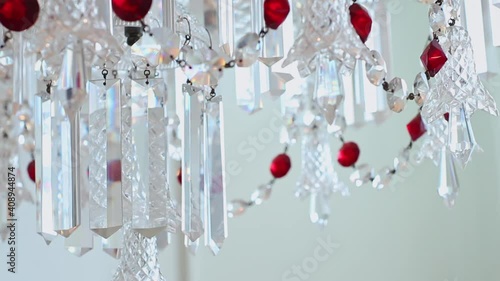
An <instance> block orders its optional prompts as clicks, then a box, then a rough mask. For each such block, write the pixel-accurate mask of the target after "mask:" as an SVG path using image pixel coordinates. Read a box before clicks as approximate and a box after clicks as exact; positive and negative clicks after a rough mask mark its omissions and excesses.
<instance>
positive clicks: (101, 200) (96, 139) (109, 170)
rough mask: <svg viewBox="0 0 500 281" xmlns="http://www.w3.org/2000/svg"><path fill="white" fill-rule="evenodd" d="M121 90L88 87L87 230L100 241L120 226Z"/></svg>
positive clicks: (112, 84)
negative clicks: (88, 212)
mask: <svg viewBox="0 0 500 281" xmlns="http://www.w3.org/2000/svg"><path fill="white" fill-rule="evenodd" d="M104 84H105V85H104ZM121 89H122V84H121V82H120V80H119V79H116V80H107V81H106V82H104V80H96V81H89V83H88V97H89V106H88V110H89V112H88V114H89V137H88V140H89V150H90V151H91V152H92V153H91V155H90V163H89V167H88V169H89V183H90V184H89V195H90V198H89V200H90V201H89V208H90V210H89V211H90V229H91V230H92V231H94V232H95V233H97V234H98V235H99V236H101V237H103V238H108V237H109V236H111V235H112V234H113V233H115V232H116V231H117V230H118V229H120V228H121V227H122V225H123V208H122V207H123V204H122V184H121V182H122V181H121V179H122V168H121V166H122V164H121V158H122V142H121V136H122V121H121V117H122V112H121V96H122V94H121Z"/></svg>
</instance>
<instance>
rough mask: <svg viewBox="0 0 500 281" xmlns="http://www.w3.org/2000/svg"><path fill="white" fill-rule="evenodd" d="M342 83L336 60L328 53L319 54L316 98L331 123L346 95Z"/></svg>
mask: <svg viewBox="0 0 500 281" xmlns="http://www.w3.org/2000/svg"><path fill="white" fill-rule="evenodd" d="M340 83H341V80H340V79H339V76H338V71H337V65H336V63H335V60H331V58H330V56H329V55H328V54H326V53H320V54H318V56H317V67H316V85H315V90H314V99H315V101H316V103H317V104H318V105H319V108H320V109H321V110H322V111H323V114H324V116H325V118H326V120H327V122H328V124H330V125H331V124H332V123H333V120H334V119H335V112H336V111H337V107H338V106H339V105H340V103H341V102H342V99H343V97H344V96H343V93H342V91H341V85H340Z"/></svg>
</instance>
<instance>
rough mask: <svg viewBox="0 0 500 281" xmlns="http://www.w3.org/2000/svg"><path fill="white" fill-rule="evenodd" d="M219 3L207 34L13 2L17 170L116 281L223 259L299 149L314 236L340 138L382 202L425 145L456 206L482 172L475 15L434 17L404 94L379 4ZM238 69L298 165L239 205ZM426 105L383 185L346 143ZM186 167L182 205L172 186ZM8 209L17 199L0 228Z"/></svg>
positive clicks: (173, 24) (155, 5)
mask: <svg viewBox="0 0 500 281" xmlns="http://www.w3.org/2000/svg"><path fill="white" fill-rule="evenodd" d="M213 2H214V3H211V4H210V5H209V4H207V3H203V4H202V5H203V9H205V10H209V9H214V10H215V13H205V15H204V24H201V23H200V22H199V21H198V20H197V19H196V18H195V17H193V16H191V15H190V14H189V13H188V12H186V11H185V9H184V6H183V5H181V4H180V3H177V2H176V1H173V0H147V1H135V0H112V1H111V0H108V1H98V0H85V1H64V0H46V1H43V3H41V2H40V3H41V4H42V5H40V4H39V3H38V2H37V1H36V0H6V1H3V2H2V3H0V23H1V24H2V25H3V26H4V27H5V28H6V29H7V30H6V31H4V33H3V35H4V36H3V42H2V44H1V48H0V81H1V83H0V85H1V86H2V93H3V94H2V95H0V102H2V105H3V106H2V107H1V108H2V109H1V110H0V117H1V118H2V120H5V122H3V123H4V124H2V126H0V129H1V133H2V142H1V145H0V157H2V159H4V160H5V161H3V162H4V163H9V165H14V166H18V167H20V168H19V169H17V170H18V171H19V172H17V173H19V176H20V178H21V179H22V180H21V181H19V186H18V187H17V192H18V198H21V199H22V200H25V201H29V200H30V199H31V193H29V192H26V190H27V189H26V186H25V185H28V184H29V183H30V181H29V179H31V180H32V181H34V182H35V186H36V189H35V191H36V192H35V193H34V197H35V202H36V212H37V225H36V226H37V227H36V229H37V232H38V233H39V234H40V235H41V236H42V237H43V239H44V240H45V241H46V242H47V243H50V242H51V241H52V240H53V239H56V238H57V237H59V236H62V237H64V239H65V247H66V248H67V249H68V251H70V252H71V253H74V254H75V255H78V256H81V255H83V254H85V253H87V252H88V251H90V250H92V248H93V244H94V240H95V239H97V240H99V241H100V242H101V244H102V248H103V250H104V251H105V252H106V253H108V254H110V255H112V256H114V257H116V258H120V263H119V267H118V269H117V271H116V273H115V275H114V277H113V280H117V281H118V280H165V279H166V278H165V277H163V275H162V273H161V271H160V269H159V265H158V244H168V239H169V238H168V237H170V234H171V233H174V232H177V231H179V230H180V232H182V235H183V237H184V242H185V246H186V247H187V248H188V250H189V251H190V252H192V253H195V252H196V251H197V249H198V248H199V245H200V244H202V241H203V242H204V244H205V246H207V247H208V248H209V249H210V251H211V252H212V253H213V254H218V253H219V252H220V250H221V248H222V247H223V245H224V242H225V239H226V238H227V235H228V225H227V224H228V223H227V218H228V217H236V216H238V215H241V214H243V213H244V212H245V211H246V210H247V209H248V208H249V207H251V206H258V205H261V204H262V203H263V202H264V201H266V200H268V199H269V198H270V195H271V192H272V187H273V185H274V184H275V182H276V180H277V179H280V178H283V177H285V176H286V175H287V174H288V173H289V172H290V170H291V168H292V159H291V158H290V156H289V155H288V154H287V150H288V148H289V146H291V145H293V144H294V143H297V142H300V144H301V151H302V161H301V163H300V165H297V166H298V167H300V170H301V173H300V176H299V179H298V181H297V185H296V189H295V195H296V196H297V197H298V198H300V199H306V198H307V199H308V200H309V204H310V205H309V206H310V213H309V215H310V219H311V221H312V222H313V223H315V224H318V225H320V226H325V225H326V224H327V223H328V219H329V215H330V207H329V204H328V201H329V200H330V198H331V196H332V194H334V193H335V192H339V193H340V194H342V195H343V196H347V195H349V189H348V186H347V185H346V184H344V183H343V182H342V181H341V180H340V178H339V176H338V174H337V171H336V164H334V161H333V159H332V149H331V146H330V143H329V141H330V138H329V137H330V136H331V135H333V136H335V137H337V138H338V139H339V140H340V142H341V143H342V145H341V147H340V148H339V150H338V153H337V163H338V165H339V166H340V167H345V168H352V169H354V172H352V174H351V176H350V180H351V181H352V182H353V183H354V185H356V186H362V185H364V184H370V185H371V186H372V187H374V188H376V189H384V188H386V187H388V186H390V185H391V184H393V182H394V178H395V177H396V176H401V175H404V173H406V172H408V170H410V167H409V166H410V162H411V161H410V151H411V149H412V148H413V144H414V143H415V142H417V141H419V140H422V145H421V148H420V149H419V151H418V153H417V154H418V155H417V156H418V157H417V158H418V161H420V160H422V159H423V158H430V159H432V160H434V162H435V163H436V165H439V169H440V180H439V188H438V193H439V195H440V196H441V197H442V198H444V200H445V202H446V204H447V205H450V206H451V205H453V204H454V203H455V201H456V197H457V193H458V190H459V185H458V180H457V173H456V169H455V163H459V164H462V165H465V164H466V163H467V162H468V161H469V159H470V155H471V153H472V152H473V151H474V150H475V149H477V148H478V146H477V143H476V141H475V137H474V134H473V131H472V127H471V123H470V117H471V115H472V114H473V113H474V112H475V111H476V110H478V109H481V110H484V111H486V112H489V113H491V114H494V115H497V109H496V105H495V103H494V100H493V98H492V97H491V96H490V95H489V93H488V92H487V91H486V89H485V88H484V86H483V85H482V83H481V82H480V80H479V78H478V76H477V73H476V70H475V64H474V60H473V52H472V46H471V40H470V37H469V35H468V33H467V31H466V30H465V29H464V28H462V27H460V26H459V13H458V11H459V10H460V1H458V0H450V1H436V3H431V8H430V12H429V20H430V26H431V29H432V30H433V32H434V34H433V35H434V36H433V39H432V40H431V41H430V43H429V45H428V47H427V48H426V49H425V50H424V52H423V54H422V56H421V58H420V59H421V61H422V63H423V65H424V67H425V69H426V71H425V72H421V73H419V74H418V75H417V76H416V78H415V80H414V83H413V91H411V89H409V87H408V85H407V83H406V82H405V80H404V79H402V78H400V77H393V78H392V79H389V78H388V77H389V76H390V75H392V74H391V73H390V71H389V69H390V67H391V58H390V55H388V54H390V49H389V42H390V40H389V39H390V38H389V37H388V34H389V27H388V26H387V25H386V24H387V20H388V15H387V11H385V9H383V8H380V7H383V4H382V3H381V2H379V1H352V2H351V1H348V0H337V1H327V0H310V1H307V3H303V4H304V5H291V4H292V3H293V4H296V3H294V2H289V1H288V0H256V1H244V0H235V1H228V0H216V1H213ZM212 4H214V5H212ZM208 6H210V7H208ZM214 6H215V8H214ZM289 15H291V17H290V16H289ZM384 21H385V23H384ZM294 29H295V30H294ZM292 34H293V38H291V39H292V40H288V38H286V36H289V35H292ZM288 41H293V44H290V45H291V46H287V47H286V48H285V42H288ZM376 50H379V51H376ZM285 51H286V52H288V54H287V55H285ZM280 61H281V62H280ZM279 62H280V63H279ZM291 64H294V67H296V68H297V71H298V74H299V75H298V76H300V79H302V81H300V82H303V87H302V89H289V91H287V89H286V87H285V84H286V83H287V82H289V81H290V80H292V79H293V78H294V77H293V76H292V75H291V74H289V73H288V71H287V70H286V67H287V66H288V65H291ZM227 71H234V84H236V85H235V86H236V87H235V88H234V91H228V92H229V93H228V94H234V95H235V97H236V104H237V106H239V107H240V108H242V109H243V110H244V111H246V112H247V113H255V112H257V111H259V110H260V109H262V107H263V97H264V96H265V95H269V96H270V97H271V98H272V99H277V98H278V97H279V98H280V100H281V102H282V110H283V112H282V113H283V119H284V121H285V126H284V128H283V130H282V134H281V140H282V142H283V143H285V149H284V152H283V153H280V154H278V155H277V156H276V157H274V158H273V159H272V161H271V164H270V167H269V172H270V175H271V176H272V178H271V180H270V181H269V182H267V183H264V184H262V185H260V186H259V187H258V188H257V189H256V190H254V191H253V193H252V194H251V196H250V200H248V201H247V200H241V199H234V200H231V201H228V200H227V198H226V191H227V190H226V189H227V186H226V179H225V171H226V167H225V153H224V151H225V146H224V138H225V131H224V129H225V128H224V120H225V119H224V109H223V107H224V106H223V105H224V102H225V101H226V100H227V99H226V98H225V96H224V95H226V94H227V93H219V90H218V86H219V85H220V84H223V83H225V81H224V80H225V79H223V77H224V74H225V73H226V72H227ZM386 79H387V80H386ZM410 87H411V85H410ZM409 100H414V101H415V102H416V104H417V106H418V107H419V108H421V112H419V113H418V114H417V115H416V116H415V117H414V118H413V119H412V120H411V121H410V122H409V123H408V124H407V127H406V129H407V131H408V134H409V137H410V139H411V141H410V144H409V145H408V146H405V147H404V148H403V149H402V150H401V152H400V153H399V154H398V155H397V156H396V157H395V158H394V161H393V163H392V164H391V165H389V166H386V167H383V168H382V169H380V170H379V172H375V170H374V169H373V168H372V167H371V166H369V165H367V164H360V163H358V162H359V160H360V159H361V158H362V157H363V155H362V154H361V149H360V147H359V146H358V144H357V143H356V142H354V141H345V140H344V137H343V134H344V132H345V130H346V129H347V128H351V127H355V128H356V127H357V128H359V127H361V126H363V125H365V124H366V123H368V122H370V121H374V122H376V123H380V122H382V121H384V120H385V119H386V118H387V116H388V114H387V113H388V112H391V111H392V112H402V111H403V110H404V109H405V108H406V107H407V101H409ZM178 161H180V162H181V164H180V165H181V168H180V169H179V170H178V173H177V175H176V178H175V180H176V181H178V182H179V183H180V184H181V186H182V187H181V190H180V191H179V192H178V193H180V196H178V197H179V198H176V193H177V192H175V191H174V190H172V189H171V188H172V186H174V184H173V183H172V182H171V181H172V178H174V177H173V175H171V173H170V171H171V170H173V169H172V167H173V166H175V165H176V163H177V162H178ZM175 180H174V182H175ZM2 184H3V185H4V186H5V185H6V184H5V183H2ZM23 192H24V193H23ZM0 196H1V195H0ZM6 203H7V201H6V200H5V198H0V218H3V217H5V216H6V214H5V212H4V210H6ZM4 221H6V220H4V219H2V220H1V221H0V223H2V222H4ZM0 237H2V238H4V237H5V233H0ZM162 239H163V240H165V241H166V242H167V243H159V242H158V241H160V240H162Z"/></svg>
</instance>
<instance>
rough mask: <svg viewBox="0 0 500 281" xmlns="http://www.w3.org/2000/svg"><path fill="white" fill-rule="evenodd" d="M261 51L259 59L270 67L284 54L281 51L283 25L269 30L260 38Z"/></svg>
mask: <svg viewBox="0 0 500 281" xmlns="http://www.w3.org/2000/svg"><path fill="white" fill-rule="evenodd" d="M261 49H262V52H261V54H260V56H259V61H260V62H262V63H263V64H265V65H267V66H269V67H271V66H272V65H274V64H275V63H277V62H278V61H280V60H281V59H282V58H283V57H284V56H285V54H284V52H283V27H278V29H276V30H269V32H268V33H267V34H266V36H265V37H264V38H262V47H261Z"/></svg>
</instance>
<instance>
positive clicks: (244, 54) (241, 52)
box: [234, 33, 260, 67]
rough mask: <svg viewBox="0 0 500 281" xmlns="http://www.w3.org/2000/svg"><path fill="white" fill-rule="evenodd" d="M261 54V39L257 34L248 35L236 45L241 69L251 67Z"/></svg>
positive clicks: (237, 60)
mask: <svg viewBox="0 0 500 281" xmlns="http://www.w3.org/2000/svg"><path fill="white" fill-rule="evenodd" d="M259 54H260V38H259V35H258V34H257V33H247V34H245V35H244V36H243V37H242V38H241V39H240V40H238V42H237V43H236V50H235V54H234V55H235V58H236V65H237V66H239V67H248V66H251V65H252V64H253V63H254V62H255V61H257V58H258V57H259Z"/></svg>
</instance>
